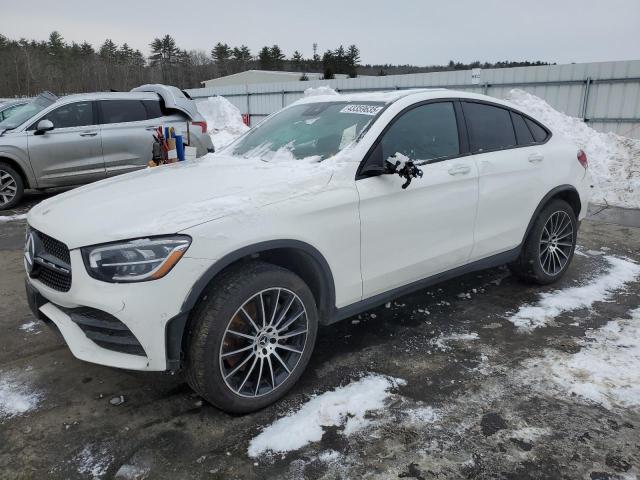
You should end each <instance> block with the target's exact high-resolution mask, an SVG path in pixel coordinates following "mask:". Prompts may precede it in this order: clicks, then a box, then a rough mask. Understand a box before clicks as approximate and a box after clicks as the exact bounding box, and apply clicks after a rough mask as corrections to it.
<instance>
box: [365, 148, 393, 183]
mask: <svg viewBox="0 0 640 480" xmlns="http://www.w3.org/2000/svg"><path fill="white" fill-rule="evenodd" d="M387 173H393V171H392V170H389V169H388V168H387V165H386V162H385V161H384V159H383V158H382V144H380V143H379V144H378V145H376V148H374V149H373V151H372V152H371V155H369V158H368V159H367V162H366V163H365V164H364V165H363V167H362V170H361V171H360V174H361V175H363V176H365V177H376V176H378V175H384V174H387Z"/></svg>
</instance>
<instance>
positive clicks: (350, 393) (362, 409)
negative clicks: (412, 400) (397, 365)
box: [248, 375, 405, 457]
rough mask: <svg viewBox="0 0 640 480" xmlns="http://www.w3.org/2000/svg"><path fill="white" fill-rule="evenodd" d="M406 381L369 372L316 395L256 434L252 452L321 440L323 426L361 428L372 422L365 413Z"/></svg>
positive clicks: (347, 431) (252, 454) (348, 432)
mask: <svg viewBox="0 0 640 480" xmlns="http://www.w3.org/2000/svg"><path fill="white" fill-rule="evenodd" d="M404 384H405V382H404V380H401V379H395V378H389V377H384V376H381V375H368V376H366V377H364V378H362V379H360V380H358V381H356V382H352V383H350V384H349V385H347V386H345V387H340V388H336V389H335V390H333V391H329V392H325V393H323V394H321V395H318V396H316V397H313V398H312V399H311V400H309V401H308V402H307V403H305V404H304V405H302V407H300V409H298V411H297V412H294V413H291V414H289V415H287V416H286V417H283V418H280V419H279V420H277V421H275V422H274V423H272V424H271V425H269V426H268V427H267V428H265V429H264V430H263V431H262V432H261V433H260V434H259V435H258V436H256V437H255V438H253V439H252V440H251V442H250V443H249V450H248V453H249V456H250V457H257V456H259V455H260V454H262V453H265V452H266V451H268V450H271V451H273V452H288V451H291V450H297V449H299V448H302V447H304V446H305V445H307V444H309V443H311V442H318V441H320V440H321V439H322V435H323V434H324V431H323V428H322V427H329V426H344V430H343V434H344V435H351V434H353V433H355V432H357V431H359V430H362V429H363V428H365V427H366V426H367V425H368V424H369V420H367V419H366V418H365V414H366V413H367V412H369V411H372V410H379V409H381V408H383V407H384V406H385V404H386V400H387V398H388V397H389V396H390V395H391V393H390V392H389V390H390V389H392V388H394V387H397V386H400V385H404Z"/></svg>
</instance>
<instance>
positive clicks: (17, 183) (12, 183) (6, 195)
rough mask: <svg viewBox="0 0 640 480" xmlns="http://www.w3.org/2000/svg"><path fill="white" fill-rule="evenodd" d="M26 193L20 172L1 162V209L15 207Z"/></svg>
mask: <svg viewBox="0 0 640 480" xmlns="http://www.w3.org/2000/svg"><path fill="white" fill-rule="evenodd" d="M23 194H24V182H23V181H22V177H21V176H20V174H19V173H18V172H16V171H15V170H14V169H13V167H11V166H10V165H7V164H6V163H3V162H0V210H8V209H10V208H13V207H15V206H16V205H17V204H18V203H19V202H20V200H21V199H22V195H23Z"/></svg>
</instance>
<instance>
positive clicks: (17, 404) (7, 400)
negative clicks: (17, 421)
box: [0, 373, 41, 420]
mask: <svg viewBox="0 0 640 480" xmlns="http://www.w3.org/2000/svg"><path fill="white" fill-rule="evenodd" d="M40 398H41V395H40V393H39V392H36V391H34V390H33V389H32V388H31V386H30V385H29V383H28V382H26V381H24V380H23V379H21V378H20V377H19V376H18V375H15V374H4V373H3V374H1V375H0V420H2V419H4V418H11V417H15V416H17V415H22V414H24V413H27V412H28V411H30V410H33V409H34V408H36V407H37V406H38V403H39V402H40Z"/></svg>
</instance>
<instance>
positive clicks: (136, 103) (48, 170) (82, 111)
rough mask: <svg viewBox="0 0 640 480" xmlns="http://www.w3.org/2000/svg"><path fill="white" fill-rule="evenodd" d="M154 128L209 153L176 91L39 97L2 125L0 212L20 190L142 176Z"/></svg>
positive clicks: (188, 103)
mask: <svg viewBox="0 0 640 480" xmlns="http://www.w3.org/2000/svg"><path fill="white" fill-rule="evenodd" d="M159 125H163V126H173V127H175V128H176V130H180V131H181V132H183V134H184V135H185V136H186V135H187V130H188V133H189V137H190V141H191V146H195V147H196V149H197V153H196V154H197V156H202V155H204V154H206V153H207V152H212V151H213V144H212V142H211V137H209V135H208V134H207V124H206V121H205V120H204V118H203V117H202V115H200V113H199V112H198V109H197V107H196V104H195V102H194V101H193V100H191V99H190V98H188V97H187V96H186V95H185V94H184V92H182V91H181V90H179V89H178V88H176V87H170V86H166V85H143V86H142V87H137V88H134V89H133V90H132V91H131V92H106V93H88V94H79V95H69V96H66V97H61V98H58V97H56V96H55V95H53V94H52V93H49V92H45V93H42V94H40V95H38V96H37V97H36V98H34V99H33V100H32V101H31V102H29V103H28V104H26V105H24V106H23V107H21V108H20V109H18V110H17V111H16V112H15V113H14V114H13V115H11V116H10V117H9V118H7V119H6V120H3V121H1V122H0V210H4V209H8V208H12V207H14V206H15V205H17V204H18V202H19V201H20V198H21V197H22V195H23V192H24V189H25V188H35V189H45V188H51V187H62V186H72V185H81V184H85V183H89V182H93V181H95V180H100V179H104V178H108V177H112V176H114V175H118V174H121V173H126V172H130V171H133V170H137V169H140V168H144V167H145V166H146V165H147V163H148V161H149V160H150V159H151V156H152V144H153V141H154V140H153V133H154V132H153V131H154V129H155V128H156V127H158V126H159ZM185 140H186V139H185Z"/></svg>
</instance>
